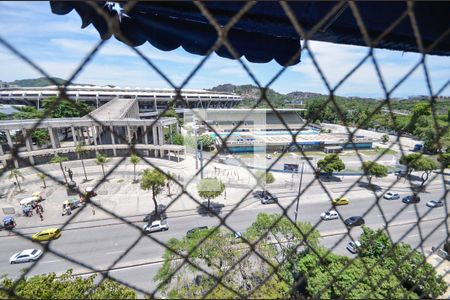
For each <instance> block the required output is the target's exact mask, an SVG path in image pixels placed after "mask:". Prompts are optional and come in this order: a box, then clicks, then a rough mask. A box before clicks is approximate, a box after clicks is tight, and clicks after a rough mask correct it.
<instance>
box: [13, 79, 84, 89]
mask: <svg viewBox="0 0 450 300" xmlns="http://www.w3.org/2000/svg"><path fill="white" fill-rule="evenodd" d="M51 78H52V80H54V81H55V82H56V83H57V84H58V85H64V84H66V82H67V80H65V79H62V78H59V77H51ZM7 84H10V85H17V86H20V87H42V86H49V85H54V83H53V82H52V81H50V80H49V79H48V78H47V77H39V78H34V79H18V80H14V81H12V82H8V83H7ZM74 84H78V83H74ZM83 85H91V86H92V84H83Z"/></svg>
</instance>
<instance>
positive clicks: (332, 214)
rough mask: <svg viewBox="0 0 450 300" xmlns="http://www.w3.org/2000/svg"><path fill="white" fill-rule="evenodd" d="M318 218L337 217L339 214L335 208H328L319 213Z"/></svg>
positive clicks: (328, 218) (331, 218)
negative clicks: (328, 209)
mask: <svg viewBox="0 0 450 300" xmlns="http://www.w3.org/2000/svg"><path fill="white" fill-rule="evenodd" d="M320 218H321V219H322V220H325V221H327V220H334V219H339V214H338V213H337V211H335V210H330V211H326V212H323V213H321V214H320Z"/></svg>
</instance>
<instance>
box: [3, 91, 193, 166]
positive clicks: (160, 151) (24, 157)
mask: <svg viewBox="0 0 450 300" xmlns="http://www.w3.org/2000/svg"><path fill="white" fill-rule="evenodd" d="M36 129H46V130H48V133H49V136H50V145H49V146H50V147H51V148H45V147H37V146H36V145H33V143H32V138H31V134H32V132H33V130H36ZM12 131H14V132H17V131H20V132H21V135H22V137H23V139H24V146H22V147H20V145H17V144H15V143H13V139H12V134H11V132H12ZM0 132H3V134H4V136H5V137H6V143H5V144H3V145H1V147H0V161H1V162H2V163H3V165H4V166H6V165H7V163H8V162H9V161H11V162H13V163H14V165H15V166H16V167H22V166H26V165H29V164H31V165H34V164H39V163H46V162H48V161H49V160H50V159H51V158H52V157H53V155H54V154H61V155H66V156H68V158H69V159H76V156H77V155H76V153H75V149H76V145H78V144H81V145H84V147H85V149H86V150H87V154H86V155H87V157H95V154H96V153H99V152H102V153H106V154H107V155H108V156H128V155H130V154H131V153H132V152H135V153H138V154H140V155H141V156H153V157H161V158H162V157H168V158H169V159H178V160H179V159H181V158H182V155H184V152H185V147H184V146H180V145H172V144H170V140H169V141H167V140H166V138H165V135H166V134H167V135H168V136H169V138H170V136H172V135H173V134H174V133H178V132H180V129H179V127H178V122H177V119H176V118H167V117H162V118H159V119H141V118H139V107H138V101H137V100H136V99H120V98H116V99H114V100H112V101H109V102H108V103H106V104H105V105H103V106H100V107H99V108H97V109H96V110H94V111H93V112H91V113H90V114H89V115H87V116H84V117H82V118H64V119H51V118H48V119H43V120H6V121H0ZM14 150H17V155H16V156H15V157H14V155H13V153H12V152H14ZM15 158H18V159H15Z"/></svg>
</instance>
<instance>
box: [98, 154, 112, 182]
mask: <svg viewBox="0 0 450 300" xmlns="http://www.w3.org/2000/svg"><path fill="white" fill-rule="evenodd" d="M108 160H109V159H108V157H107V156H106V155H103V154H100V153H99V154H97V156H96V157H95V163H96V164H97V165H100V166H101V167H102V172H103V179H105V178H106V174H105V164H106V163H107V162H108Z"/></svg>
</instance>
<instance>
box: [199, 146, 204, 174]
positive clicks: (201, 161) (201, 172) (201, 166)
mask: <svg viewBox="0 0 450 300" xmlns="http://www.w3.org/2000/svg"><path fill="white" fill-rule="evenodd" d="M199 142H200V157H199V159H200V178H201V179H203V141H202V140H200V141H199Z"/></svg>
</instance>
